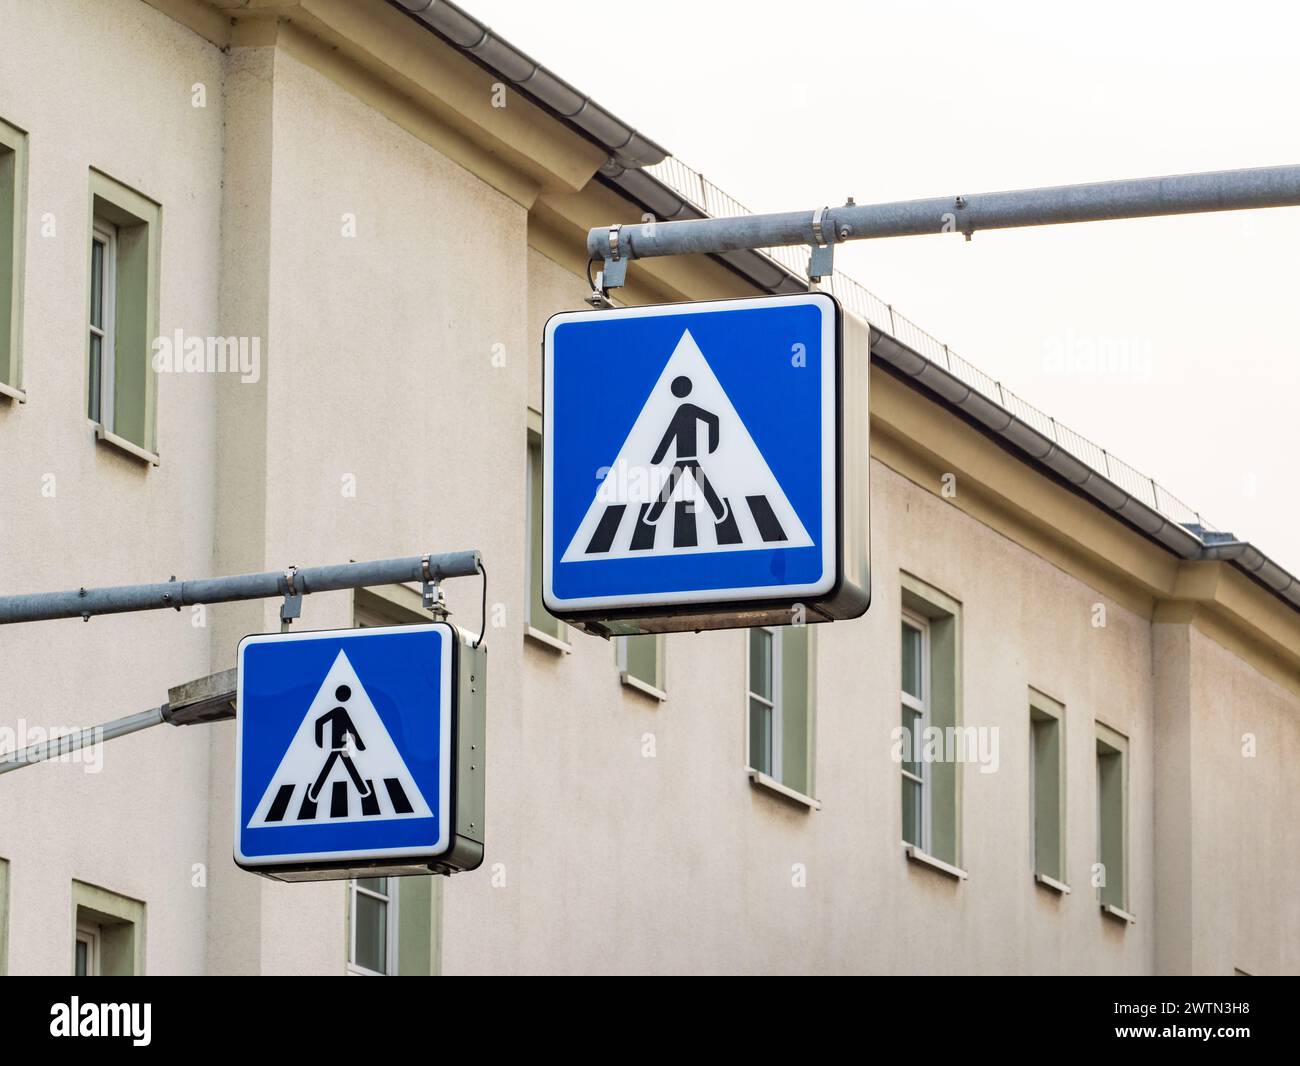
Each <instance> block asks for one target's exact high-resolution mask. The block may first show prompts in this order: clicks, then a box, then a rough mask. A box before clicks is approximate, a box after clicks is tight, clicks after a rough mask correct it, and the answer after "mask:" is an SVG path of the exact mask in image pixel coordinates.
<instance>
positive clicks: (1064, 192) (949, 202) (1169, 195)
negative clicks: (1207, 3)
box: [587, 166, 1300, 287]
mask: <svg viewBox="0 0 1300 1066" xmlns="http://www.w3.org/2000/svg"><path fill="white" fill-rule="evenodd" d="M1297 205H1300V166H1280V167H1259V168H1255V169H1251V170H1221V171H1215V172H1212V173H1207V174H1177V175H1172V176H1169V177H1163V178H1137V179H1133V180H1125V181H1105V182H1093V183H1091V184H1086V185H1057V186H1052V187H1049V188H1041V189H1023V190H1019V191H1016V192H994V193H981V194H978V195H973V196H947V197H944V196H941V197H935V198H933V199H928V200H903V201H898V202H895V203H884V204H854V203H853V202H852V201H850V202H849V203H847V204H844V205H843V206H841V207H824V208H820V209H818V210H816V211H787V212H782V213H778V214H770V215H744V216H740V217H736V218H703V219H688V220H684V221H681V222H651V223H645V224H642V225H628V226H601V227H598V228H597V229H593V230H591V231H590V232H588V234H587V252H588V254H589V255H590V256H591V258H592V259H595V260H604V261H605V270H604V275H605V278H604V280H605V284H606V286H607V287H612V286H617V285H621V284H622V283H623V275H624V273H625V272H626V267H627V261H628V260H631V259H643V258H647V257H650V256H663V255H690V254H712V253H719V252H735V251H743V250H746V249H753V248H774V247H780V246H785V245H796V244H807V245H811V246H813V247H825V246H829V245H834V244H837V243H839V242H841V241H857V240H866V239H871V238H876V237H907V236H915V235H919V234H923V233H963V234H965V235H966V236H967V237H969V236H970V234H972V233H974V232H975V231H976V230H982V229H1010V228H1015V227H1020V226H1048V225H1054V224H1058V223H1066V222H1097V221H1102V220H1105V219H1116V218H1144V217H1149V216H1155V215H1182V214H1194V213H1198V212H1203V211H1240V210H1245V209H1248V208H1261V207H1294V206H1297Z"/></svg>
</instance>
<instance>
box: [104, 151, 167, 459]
mask: <svg viewBox="0 0 1300 1066" xmlns="http://www.w3.org/2000/svg"><path fill="white" fill-rule="evenodd" d="M89 223H90V224H89V227H88V232H89V234H90V239H89V241H88V245H89V247H88V249H87V254H88V257H89V259H88V266H87V286H86V289H87V297H86V324H87V328H86V410H87V415H88V417H89V418H90V420H91V422H93V423H94V424H95V436H96V438H97V439H99V440H100V441H103V442H105V443H108V444H111V445H114V446H116V447H117V448H119V449H121V450H123V451H126V452H127V453H129V454H131V455H133V456H135V457H136V458H137V459H141V460H143V461H145V462H148V463H150V464H152V465H154V466H156V465H158V445H157V430H156V422H157V392H158V375H157V372H156V371H155V370H154V367H153V344H154V340H155V339H156V338H157V336H158V286H159V270H160V263H159V260H160V249H161V247H162V208H161V206H159V205H158V204H157V203H155V202H154V201H153V200H150V199H149V198H148V197H146V196H144V195H142V194H141V193H139V192H136V191H135V190H134V189H131V188H128V187H127V186H125V185H123V184H121V183H120V182H117V181H115V180H113V179H112V178H110V177H109V176H108V175H107V174H103V173H101V172H100V171H98V170H93V169H92V170H91V172H90V219H89Z"/></svg>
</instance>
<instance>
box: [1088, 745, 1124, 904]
mask: <svg viewBox="0 0 1300 1066" xmlns="http://www.w3.org/2000/svg"><path fill="white" fill-rule="evenodd" d="M1096 745H1097V776H1096V783H1097V862H1098V863H1100V864H1101V869H1102V874H1103V875H1104V876H1103V879H1102V880H1103V883H1102V884H1101V885H1099V886H1098V888H1097V898H1098V901H1099V902H1100V903H1101V907H1102V909H1103V910H1105V911H1107V912H1109V913H1111V914H1114V915H1115V916H1116V917H1120V918H1124V919H1129V920H1131V917H1132V916H1131V915H1130V914H1129V913H1128V911H1129V906H1128V803H1129V796H1128V772H1129V770H1128V762H1129V760H1128V751H1129V745H1128V737H1126V736H1124V734H1122V733H1120V732H1118V731H1117V730H1114V729H1112V728H1110V726H1108V725H1104V724H1103V723H1101V722H1097V723H1096Z"/></svg>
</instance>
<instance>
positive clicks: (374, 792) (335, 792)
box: [249, 651, 429, 827]
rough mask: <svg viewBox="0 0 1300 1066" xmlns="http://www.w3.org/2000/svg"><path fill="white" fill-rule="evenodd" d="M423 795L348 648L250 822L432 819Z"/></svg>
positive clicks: (323, 685)
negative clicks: (370, 695) (349, 656)
mask: <svg viewBox="0 0 1300 1066" xmlns="http://www.w3.org/2000/svg"><path fill="white" fill-rule="evenodd" d="M427 817H429V805H428V804H427V803H426V802H425V800H424V797H423V796H422V795H421V794H420V790H419V788H418V787H417V786H416V784H415V781H414V779H413V778H412V776H411V772H410V770H408V769H407V767H406V763H405V762H404V761H403V760H402V756H401V755H400V754H399V752H398V750H397V747H396V746H395V745H394V744H393V740H392V738H391V737H390V736H389V735H388V730H387V729H385V727H384V723H383V721H382V720H381V719H380V717H379V715H378V713H377V712H376V711H375V708H374V704H373V703H372V702H371V700H370V697H369V696H368V695H367V693H366V690H365V687H364V686H363V685H362V683H361V680H360V678H358V677H357V673H356V670H354V669H353V667H352V663H351V662H350V661H349V660H348V657H347V655H346V653H345V652H343V651H340V652H339V653H338V657H337V658H336V659H335V660H334V664H333V666H331V668H330V671H329V673H328V674H327V675H326V676H325V678H324V680H323V681H322V682H321V686H320V689H319V691H318V692H317V693H316V697H315V698H314V699H313V700H312V702H311V705H310V706H309V707H308V708H307V711H306V714H305V716H304V717H303V720H302V723H301V724H300V725H299V726H298V730H297V732H296V733H295V734H294V737H293V740H292V742H291V743H290V744H289V748H288V750H287V751H286V752H285V753H284V758H283V759H282V760H281V762H280V766H279V768H278V769H277V770H276V773H275V776H274V778H272V780H271V783H270V784H269V785H268V786H267V788H266V791H265V792H264V793H263V795H262V799H261V802H260V803H259V804H258V806H257V810H256V811H255V813H254V815H253V818H252V820H251V821H250V822H249V825H250V827H251V826H261V825H269V824H275V823H281V824H283V823H286V822H300V823H301V822H316V821H340V820H349V819H366V818H427Z"/></svg>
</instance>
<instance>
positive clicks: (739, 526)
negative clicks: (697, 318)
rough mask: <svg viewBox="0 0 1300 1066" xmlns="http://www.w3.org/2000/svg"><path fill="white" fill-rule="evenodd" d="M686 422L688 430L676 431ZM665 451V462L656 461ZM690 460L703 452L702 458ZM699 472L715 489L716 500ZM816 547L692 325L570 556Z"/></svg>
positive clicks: (569, 549) (622, 450)
mask: <svg viewBox="0 0 1300 1066" xmlns="http://www.w3.org/2000/svg"><path fill="white" fill-rule="evenodd" d="M680 379H685V380H686V382H689V389H687V388H686V387H685V386H682V385H680V384H678V383H679V382H680ZM675 384H677V385H678V387H677V389H676V390H675V389H674V385H675ZM692 406H693V408H694V410H691V407H692ZM708 415H712V416H714V417H716V419H717V424H716V425H717V429H716V445H717V447H716V448H715V449H714V450H713V451H710V450H709V445H710V444H711V443H715V441H714V440H711V429H712V427H711V426H710V424H709V422H708V421H707V419H706V417H703V416H708ZM692 426H693V428H691V427H692ZM670 427H674V428H670ZM682 428H684V429H685V432H684V433H682V432H675V431H674V430H675V429H682ZM692 436H693V437H694V441H693V444H694V447H693V448H692V447H691V444H692V441H691V437H692ZM666 437H667V438H668V440H667V443H666V447H665V438H666ZM657 453H658V454H659V456H660V461H659V462H658V463H655V462H653V461H652V460H653V459H654V458H655V456H656V454H657ZM686 453H693V454H686ZM683 459H688V460H691V459H693V460H695V465H692V464H691V463H690V462H686V463H683V462H682V461H681V460H683ZM675 469H676V471H677V476H676V477H675V478H674V476H673V472H674V470H675ZM695 469H699V470H700V471H701V472H702V475H703V478H702V480H703V481H706V482H707V483H708V485H709V487H710V488H711V489H712V491H713V495H714V499H713V500H711V499H709V494H708V492H707V491H706V489H705V486H704V485H703V484H701V482H700V480H699V479H697V478H696V476H695V473H694V471H695ZM670 483H671V485H672V488H671V489H670V490H669V492H668V497H667V500H666V501H665V504H664V506H663V507H662V508H659V513H658V514H657V515H656V514H655V513H654V512H655V507H656V501H658V499H659V497H660V496H661V495H662V494H663V493H664V490H665V488H667V486H668V485H669V484H670ZM715 500H716V501H717V502H716V503H715ZM679 504H680V505H681V506H680V507H679ZM719 504H720V505H721V509H720V511H719V507H718V505H719ZM810 544H812V538H811V537H810V536H809V535H808V531H807V530H806V529H805V528H804V525H803V523H802V522H801V521H800V520H799V516H798V514H797V513H796V512H795V509H794V508H793V507H792V506H791V504H790V501H789V499H787V497H786V495H785V493H784V492H783V491H782V489H781V486H780V484H779V483H778V482H777V480H776V477H775V475H773V473H772V469H771V467H769V466H768V464H767V460H766V459H764V458H763V453H762V452H761V451H759V448H758V445H757V444H755V443H754V438H753V437H752V436H751V435H750V433H749V430H748V429H746V428H745V423H744V422H743V421H742V420H741V418H740V415H739V414H737V412H736V408H735V407H734V405H733V404H732V402H731V400H730V398H729V397H728V396H727V393H726V390H724V389H723V387H722V384H721V382H719V381H718V378H717V375H715V374H714V373H713V370H712V368H711V367H710V366H709V364H708V361H707V360H706V359H705V358H704V354H703V353H702V352H701V351H700V349H699V346H698V345H697V344H696V343H695V338H693V337H692V336H691V334H690V331H689V330H687V331H686V332H684V333H682V336H681V340H679V341H678V342H677V347H676V348H675V349H674V350H673V354H672V356H671V357H670V358H669V360H668V363H667V364H666V365H665V366H664V369H663V372H662V373H661V374H660V375H659V378H658V380H657V381H656V382H655V385H654V388H652V389H651V390H650V395H649V396H648V397H647V398H646V401H645V404H644V405H643V406H642V408H641V412H640V414H638V415H637V417H636V421H635V422H633V424H632V428H631V430H630V431H629V432H628V435H627V439H626V440H625V441H624V442H623V446H622V447H621V448H620V449H619V452H618V456H617V458H616V459H615V460H614V463H613V465H612V466H611V467H610V468H609V471H608V473H607V474H606V475H605V477H604V478H603V479H602V481H601V483H600V486H599V487H598V488H597V490H596V495H595V498H594V499H593V500H592V502H591V505H590V506H589V507H588V508H587V513H586V515H585V516H584V517H583V519H582V522H581V523H580V524H579V525H578V529H577V532H576V533H574V535H573V538H572V539H571V540H570V541H569V545H568V547H567V548H566V549H565V552H564V555H563V557H562V558H561V562H566V563H572V562H582V561H587V560H605V559H630V558H645V557H648V556H661V555H684V554H694V553H700V552H718V551H746V550H754V549H758V548H773V547H781V548H801V547H806V546H808V545H810Z"/></svg>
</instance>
